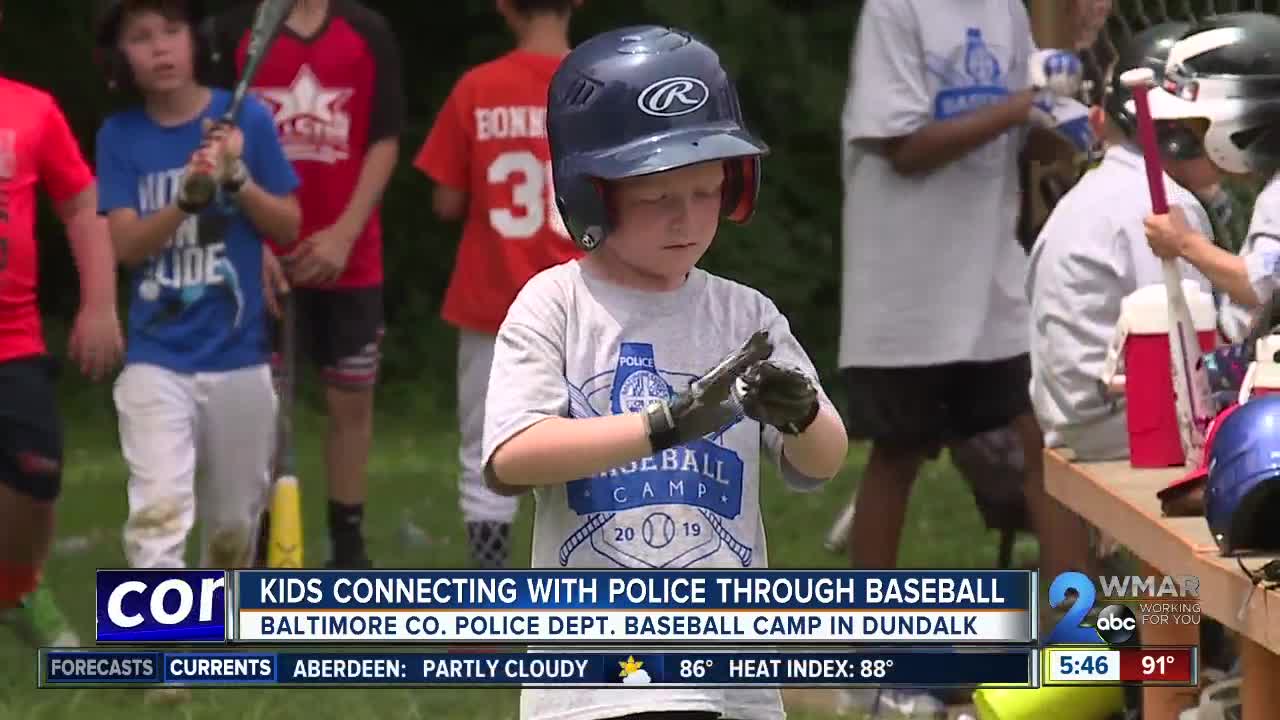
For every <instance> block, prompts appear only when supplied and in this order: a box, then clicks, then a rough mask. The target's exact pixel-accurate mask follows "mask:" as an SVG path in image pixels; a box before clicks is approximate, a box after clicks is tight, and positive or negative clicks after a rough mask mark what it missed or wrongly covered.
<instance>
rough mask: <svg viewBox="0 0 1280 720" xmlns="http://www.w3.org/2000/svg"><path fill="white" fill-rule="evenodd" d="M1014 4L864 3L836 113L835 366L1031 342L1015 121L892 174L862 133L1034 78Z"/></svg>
mask: <svg viewBox="0 0 1280 720" xmlns="http://www.w3.org/2000/svg"><path fill="white" fill-rule="evenodd" d="M1032 50H1034V46H1033V42H1032V38H1031V26H1030V22H1029V20H1028V19H1027V11H1026V8H1025V7H1024V6H1023V3H1022V0H945V2H940V1H939V0H866V2H865V3H864V4H863V6H862V14H861V16H860V18H859V22H858V28H857V38H856V40H855V42H854V45H853V49H852V52H851V56H850V70H849V75H850V85H849V88H848V94H847V96H846V100H845V106H844V114H843V117H842V122H841V126H842V136H843V140H844V142H843V143H842V144H841V145H842V150H843V159H844V166H843V179H844V185H845V195H844V208H843V235H844V255H843V262H844V280H843V283H842V290H841V298H842V299H841V328H840V366H841V367H886V366H895V367H901V366H911V365H936V364H942V363H951V362H963V361H984V360H996V359H1001V358H1007V357H1011V356H1014V355H1020V354H1022V353H1025V352H1027V349H1028V347H1027V310H1028V308H1027V302H1026V299H1025V298H1024V297H1023V296H1022V284H1023V281H1024V280H1025V278H1026V270H1027V259H1026V255H1025V253H1023V251H1022V246H1021V245H1019V244H1018V241H1017V237H1016V233H1015V230H1016V228H1017V215H1018V201H1019V195H1018V192H1019V188H1018V152H1019V149H1020V148H1021V147H1022V144H1023V140H1024V139H1025V137H1026V132H1027V131H1026V128H1025V127H1018V128H1011V129H1010V130H1008V131H1007V132H1005V133H1003V134H1002V135H1000V136H999V137H997V138H995V139H994V140H992V141H991V142H988V143H987V144H985V145H983V146H982V147H980V148H977V149H976V150H974V151H972V152H970V153H969V154H968V155H966V156H964V157H963V158H960V159H959V160H956V161H955V162H952V163H950V164H949V165H946V166H944V167H940V168H938V169H937V170H934V171H933V172H930V173H927V174H921V175H916V176H911V177H907V176H903V175H899V174H898V173H897V172H896V171H895V170H894V169H893V167H892V165H891V164H890V163H889V160H888V159H887V158H886V157H884V156H883V155H881V154H878V153H874V152H867V151H866V150H865V149H864V148H862V147H861V146H860V145H859V143H864V142H866V141H873V140H881V139H884V138H893V137H900V136H906V135H910V134H912V133H914V132H915V131H917V130H919V129H921V128H923V127H925V126H926V125H929V124H931V123H934V122H939V121H945V120H949V119H951V118H955V117H960V116H963V115H964V114H966V113H968V112H970V111H971V110H973V109H975V108H978V107H982V106H985V105H990V104H993V103H997V102H1001V101H1003V100H1005V99H1006V98H1007V97H1008V96H1009V95H1010V94H1011V93H1016V92H1018V91H1020V90H1022V89H1023V88H1026V87H1027V85H1028V82H1029V81H1028V74H1027V56H1028V55H1029V54H1030V53H1031V52H1032Z"/></svg>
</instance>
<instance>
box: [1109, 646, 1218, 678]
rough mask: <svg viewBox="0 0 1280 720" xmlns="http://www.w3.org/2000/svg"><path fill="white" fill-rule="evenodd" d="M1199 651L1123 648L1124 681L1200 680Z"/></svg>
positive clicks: (1121, 672) (1176, 648)
mask: <svg viewBox="0 0 1280 720" xmlns="http://www.w3.org/2000/svg"><path fill="white" fill-rule="evenodd" d="M1197 666H1198V662H1197V657H1196V652H1195V648H1185V647H1166V648H1141V649H1138V648H1123V649H1121V650H1120V680H1121V681H1122V682H1136V683H1168V684H1188V683H1191V682H1192V678H1197V677H1199V667H1197Z"/></svg>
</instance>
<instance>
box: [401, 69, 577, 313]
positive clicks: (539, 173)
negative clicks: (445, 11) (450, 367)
mask: <svg viewBox="0 0 1280 720" xmlns="http://www.w3.org/2000/svg"><path fill="white" fill-rule="evenodd" d="M559 64H560V58H558V57H552V56H548V55H538V54H536V53H531V52H526V51H522V50H516V51H514V52H511V53H508V54H506V55H503V56H502V57H500V58H498V59H496V60H493V61H491V62H488V63H485V64H484V65H480V66H478V67H476V68H473V69H472V70H471V71H470V72H468V73H466V74H465V75H463V76H462V79H461V80H459V81H458V84H457V85H455V86H454V88H453V91H452V92H451V93H450V94H449V98H448V100H446V101H445V104H444V107H443V108H442V109H441V110H440V114H439V116H437V117H436V122H435V126H434V127H432V128H431V133H430V134H429V135H428V136H427V139H426V142H425V143H424V144H423V146H422V149H421V150H419V151H418V156H417V158H416V159H415V160H414V165H415V166H416V167H417V168H418V169H419V170H421V171H422V172H424V173H426V174H427V176H429V177H430V178H431V179H432V180H434V181H435V182H437V183H440V184H441V185H445V186H447V187H451V188H454V189H456V190H461V191H464V192H466V193H467V216H466V222H465V224H464V226H463V230H462V242H461V244H460V245H459V247H458V256H457V261H456V263H455V264H454V267H453V276H452V278H450V281H449V290H448V292H447V293H446V294H445V300H444V308H443V310H442V312H441V314H442V315H443V316H444V319H445V320H446V321H448V322H449V323H451V324H453V325H456V326H458V327H462V328H467V329H470V330H476V331H479V332H487V333H495V334H496V333H497V332H498V328H499V326H501V325H502V320H503V318H505V317H506V315H507V309H508V308H509V307H511V303H512V302H513V301H514V300H515V299H516V294H517V293H519V292H520V289H521V288H522V287H524V284H525V283H526V282H528V281H529V278H531V277H533V276H534V275H536V274H538V273H539V272H541V271H542V270H545V269H546V268H549V267H551V266H553V265H559V264H560V263H563V262H566V261H568V260H571V259H573V258H576V257H579V256H580V255H581V252H579V251H578V250H577V248H576V247H575V246H574V245H573V242H572V241H571V240H570V239H569V233H568V231H567V230H565V227H564V223H563V222H562V221H561V219H560V213H559V212H558V211H557V210H556V201H555V193H553V192H552V190H551V150H550V147H549V146H548V145H547V132H546V116H547V112H546V107H547V91H548V90H549V88H550V85H551V76H552V75H554V74H555V70H556V67H558V66H559Z"/></svg>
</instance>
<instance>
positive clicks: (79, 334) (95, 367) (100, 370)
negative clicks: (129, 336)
mask: <svg viewBox="0 0 1280 720" xmlns="http://www.w3.org/2000/svg"><path fill="white" fill-rule="evenodd" d="M57 213H58V217H59V218H61V219H62V224H63V225H64V226H65V227H66V229H67V242H68V243H69V244H70V245H71V256H72V258H73V259H74V260H75V264H76V272H77V274H78V275H79V277H80V309H79V310H78V311H77V312H76V318H75V322H74V324H73V325H72V329H71V339H70V345H69V348H68V349H69V351H70V353H71V357H73V358H74V359H76V360H77V361H78V362H79V364H80V371H81V372H83V373H84V374H85V375H86V376H88V377H89V378H91V379H93V380H100V379H102V378H103V377H105V376H106V374H107V373H108V372H110V371H111V369H112V368H114V367H115V366H116V364H117V363H118V362H119V360H120V356H121V354H122V353H123V351H124V338H123V336H122V334H121V331H120V318H119V316H118V315H117V313H116V260H115V253H114V252H112V250H111V238H110V237H109V233H108V232H107V223H106V221H105V220H104V219H103V218H101V217H99V216H98V191H97V187H96V185H94V184H90V185H89V187H87V188H85V189H84V190H82V191H81V192H79V193H77V194H76V195H74V196H72V197H71V198H69V199H67V200H64V201H62V202H60V203H58V204H57Z"/></svg>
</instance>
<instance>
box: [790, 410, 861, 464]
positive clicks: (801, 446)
mask: <svg viewBox="0 0 1280 720" xmlns="http://www.w3.org/2000/svg"><path fill="white" fill-rule="evenodd" d="M818 407H819V409H818V416H817V417H816V418H814V420H813V423H812V424H811V425H809V427H808V428H807V429H806V430H805V431H804V432H802V433H800V434H799V435H785V436H783V440H782V459H783V460H784V461H785V462H787V463H790V464H791V466H792V467H793V468H795V469H796V470H797V471H798V472H799V473H800V474H801V475H804V476H805V477H809V478H814V479H821V480H830V479H831V478H833V477H835V476H836V473H838V472H840V468H841V467H843V466H844V459H845V456H847V455H848V453H849V431H848V430H846V429H845V427H844V421H843V420H841V419H840V416H839V415H838V414H837V413H836V411H835V410H834V409H832V408H831V407H829V406H826V405H819V406H818Z"/></svg>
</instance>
